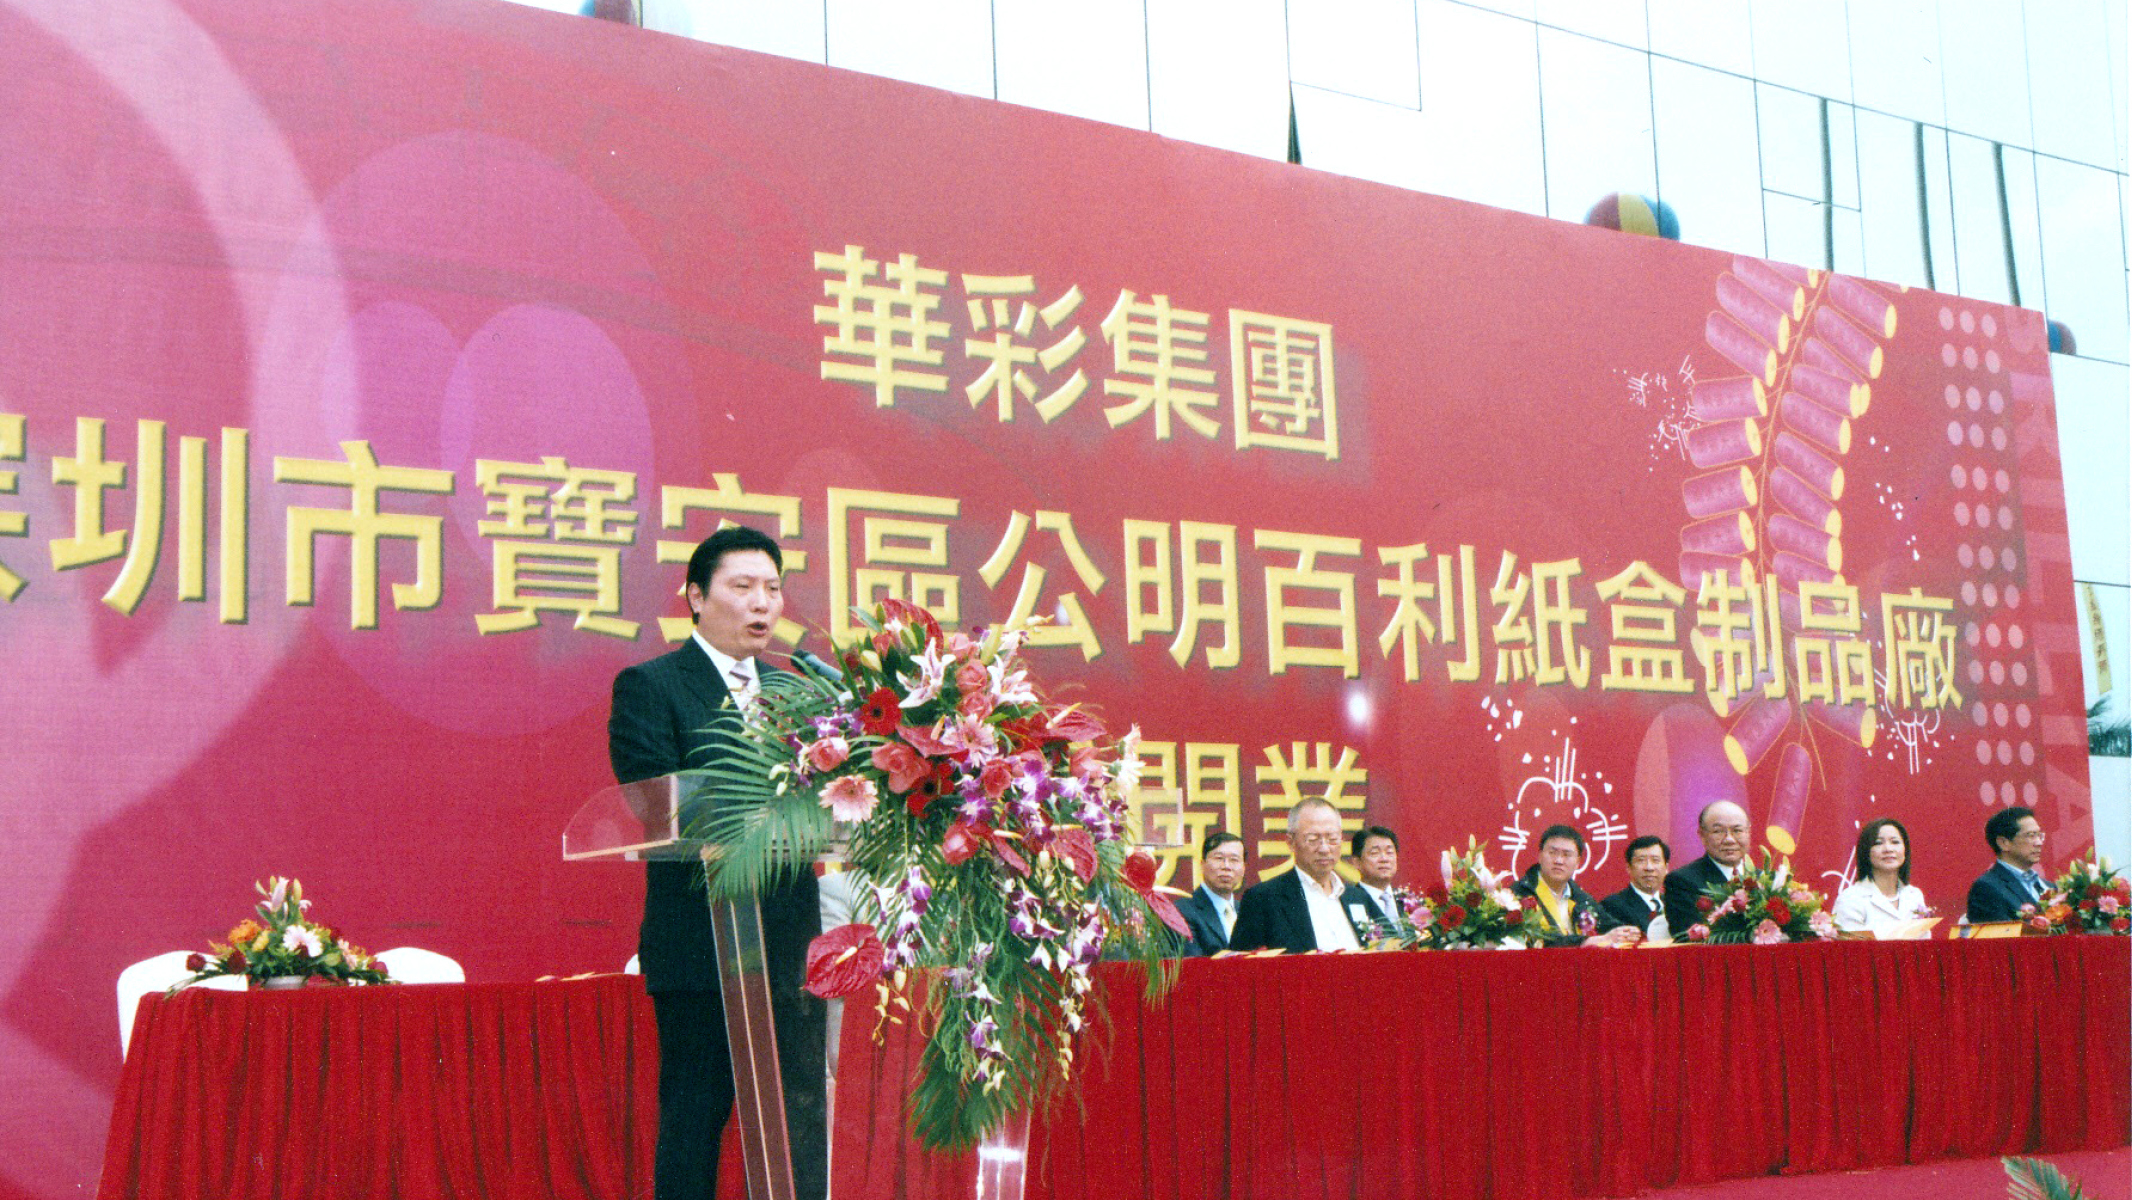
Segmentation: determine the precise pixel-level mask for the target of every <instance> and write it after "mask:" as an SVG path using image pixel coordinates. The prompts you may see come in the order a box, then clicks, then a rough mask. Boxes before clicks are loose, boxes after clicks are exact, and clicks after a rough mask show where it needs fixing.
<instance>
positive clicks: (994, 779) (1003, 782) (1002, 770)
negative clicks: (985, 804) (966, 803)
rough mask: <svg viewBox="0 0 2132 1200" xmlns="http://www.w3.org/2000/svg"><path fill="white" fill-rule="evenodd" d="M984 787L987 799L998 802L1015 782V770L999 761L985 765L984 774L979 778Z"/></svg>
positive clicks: (995, 760) (994, 760)
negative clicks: (1009, 785)
mask: <svg viewBox="0 0 2132 1200" xmlns="http://www.w3.org/2000/svg"><path fill="white" fill-rule="evenodd" d="M978 782H980V783H981V784H983V785H984V789H985V799H987V800H997V799H999V798H1000V797H1001V796H1003V795H1005V794H1006V792H1007V785H1008V784H1011V783H1013V782H1014V768H1013V767H1010V766H1008V765H1007V764H1006V763H1005V762H1003V761H1001V760H999V759H993V760H992V761H991V762H988V763H986V764H985V769H984V774H982V775H980V776H978Z"/></svg>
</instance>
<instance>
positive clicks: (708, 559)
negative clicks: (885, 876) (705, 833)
mask: <svg viewBox="0 0 2132 1200" xmlns="http://www.w3.org/2000/svg"><path fill="white" fill-rule="evenodd" d="M783 569H784V556H783V555H782V554H781V553H779V551H778V547H777V543H776V542H774V541H772V540H771V539H770V538H769V537H767V536H766V535H764V534H762V533H760V532H758V531H756V530H753V529H747V528H741V527H734V528H729V529H722V530H720V531H718V532H717V533H715V534H712V535H711V536H710V537H708V538H705V539H704V541H703V543H702V544H701V545H699V546H697V547H696V552H695V554H694V555H692V556H691V557H690V559H689V564H688V591H687V594H688V604H689V611H690V613H691V614H692V615H693V616H694V618H695V626H696V628H695V632H694V634H693V635H692V636H691V637H690V639H689V641H688V642H687V643H686V644H684V645H683V646H681V648H679V649H677V650H675V651H673V652H672V653H669V654H665V655H662V656H660V657H658V658H655V659H652V660H651V661H650V662H645V663H639V664H638V665H636V666H633V667H630V668H628V669H626V670H624V671H623V672H622V673H621V674H620V675H617V676H616V677H615V681H614V703H613V707H612V708H611V709H610V710H609V715H608V718H607V753H608V758H609V759H610V760H611V762H612V763H613V766H614V775H615V778H616V780H618V781H620V782H623V783H632V782H635V781H637V780H640V779H651V778H654V777H656V776H660V775H666V774H671V773H672V772H675V771H680V770H683V769H687V768H697V767H703V766H706V765H708V764H709V763H710V762H712V761H714V760H715V759H716V758H717V757H718V756H719V755H720V754H722V753H724V750H723V749H722V745H723V744H724V743H725V742H726V740H727V739H729V738H731V737H733V736H734V735H735V733H736V731H737V729H738V721H739V716H740V711H741V710H742V709H743V708H745V706H747V705H749V704H752V703H753V702H754V697H755V694H756V691H757V688H758V687H759V683H760V675H759V673H758V672H760V671H763V670H767V669H770V668H767V667H765V666H764V665H763V664H762V663H760V662H759V661H758V656H759V655H760V654H761V653H762V652H763V651H765V650H766V649H768V647H769V643H770V634H771V632H772V630H773V629H774V628H775V627H776V625H777V620H778V617H779V616H780V615H781V614H782V613H783V611H784V604H785V602H784V594H783V590H782V580H781V574H782V571H783ZM729 701H730V702H729ZM700 872H701V867H700V866H699V865H698V864H697V863H695V862H693V861H690V862H654V863H649V864H647V865H646V868H645V889H644V922H643V925H642V926H641V927H640V929H639V931H638V941H637V953H638V957H639V958H640V960H641V961H642V963H643V969H644V987H645V990H646V991H648V992H649V993H651V999H652V1009H653V1012H654V1014H655V1016H656V1017H657V1019H658V1026H659V1140H658V1150H657V1155H656V1158H655V1160H654V1172H653V1184H654V1187H655V1189H656V1195H657V1197H658V1200H682V1198H684V1197H685V1198H687V1200H711V1198H712V1197H714V1196H715V1195H716V1194H717V1178H718V1145H719V1137H720V1135H721V1134H722V1133H723V1131H724V1129H725V1125H726V1119H727V1118H728V1117H729V1116H730V1115H731V1114H732V1111H733V1066H732V1059H731V1055H730V1048H729V1045H728V1042H727V1037H726V1028H725V1005H724V1002H723V1000H722V998H721V997H720V994H719V991H718V956H717V952H716V949H715V947H714V944H713V942H712V937H711V920H710V913H709V909H708V907H707V905H706V902H705V897H704V892H703V885H702V881H701V874H700ZM761 905H762V921H763V940H764V946H765V950H766V952H767V954H768V967H769V972H770V977H771V997H772V1012H773V1014H774V1017H775V1020H776V1027H777V1029H776V1038H777V1051H778V1059H779V1066H780V1074H781V1075H782V1077H783V1082H784V1092H785V1109H786V1123H787V1128H788V1134H789V1137H790V1139H791V1147H792V1171H793V1182H794V1185H795V1192H796V1194H797V1195H798V1196H800V1197H802V1198H819V1197H821V1196H823V1195H825V1194H826V1192H827V1189H828V1174H829V1166H828V1142H827V1134H826V1130H825V1127H824V1117H825V1115H826V1112H827V1097H826V1091H827V1089H826V1087H825V1080H824V1070H825V1068H824V1063H823V1037H824V1033H823V1026H824V1021H823V1017H824V1009H823V1005H822V1002H821V1001H820V1000H818V999H816V998H815V997H813V996H811V995H809V994H807V993H806V992H805V991H804V990H803V989H802V986H801V985H802V983H803V981H804V979H805V974H806V954H807V943H808V942H809V941H811V940H812V939H813V938H814V937H815V936H816V935H817V934H819V933H820V932H821V918H820V902H819V899H818V893H817V889H816V883H815V877H814V874H813V872H812V871H811V870H803V871H797V872H795V873H794V874H793V875H792V876H790V877H789V878H788V880H787V881H786V882H784V883H782V884H780V885H779V886H778V887H777V888H775V889H774V890H772V891H770V892H769V893H767V894H765V895H763V896H762V897H761Z"/></svg>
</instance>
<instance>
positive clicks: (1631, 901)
mask: <svg viewBox="0 0 2132 1200" xmlns="http://www.w3.org/2000/svg"><path fill="white" fill-rule="evenodd" d="M1659 886H1660V887H1664V886H1665V885H1664V884H1663V883H1661V884H1660V885H1659ZM1599 907H1600V909H1601V910H1602V911H1604V912H1605V913H1606V914H1607V915H1608V916H1610V917H1612V918H1614V920H1615V921H1616V922H1618V923H1619V924H1622V925H1634V926H1635V927H1636V928H1637V929H1638V930H1639V931H1640V932H1643V933H1649V932H1651V918H1652V917H1655V916H1657V915H1658V914H1657V913H1654V912H1652V911H1651V906H1650V905H1649V904H1647V903H1645V902H1644V898H1643V894H1642V893H1640V892H1638V891H1637V890H1636V889H1635V888H1632V887H1625V888H1623V889H1621V890H1620V891H1618V892H1615V893H1614V894H1613V895H1611V896H1608V897H1607V898H1606V899H1604V900H1601V901H1600V902H1599ZM1664 909H1665V893H1664V892H1660V893H1659V911H1661V912H1663V911H1664ZM1672 924H1673V918H1671V917H1667V918H1666V925H1667V928H1668V929H1669V930H1670V929H1671V927H1672Z"/></svg>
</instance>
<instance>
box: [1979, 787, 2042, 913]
mask: <svg viewBox="0 0 2132 1200" xmlns="http://www.w3.org/2000/svg"><path fill="white" fill-rule="evenodd" d="M1984 842H1985V844H1986V845H1989V846H1990V847H1991V851H1992V853H1993V854H1995V855H1997V856H1998V859H1999V861H1997V862H1995V863H1993V864H1991V869H1990V870H1987V871H1985V872H1984V873H1983V874H1982V875H1979V876H1977V881H1976V882H1975V883H1972V884H1970V885H1969V923H1970V924H1971V925H1984V924H1989V923H1990V922H1993V921H2018V920H2020V919H2021V908H2022V906H2023V905H2026V904H2041V903H2042V902H2043V891H2044V888H2045V887H2046V886H2048V885H2046V884H2045V883H2044V882H2043V876H2042V875H2040V874H2038V873H2037V871H2036V867H2037V866H2038V865H2039V864H2041V863H2042V862H2043V825H2042V823H2041V822H2039V821H2037V820H2036V814H2035V811H2034V810H2033V809H2027V808H2019V807H2015V808H2008V809H2001V810H2000V811H1998V812H1996V813H1993V814H1992V817H1991V820H1989V821H1986V822H1984Z"/></svg>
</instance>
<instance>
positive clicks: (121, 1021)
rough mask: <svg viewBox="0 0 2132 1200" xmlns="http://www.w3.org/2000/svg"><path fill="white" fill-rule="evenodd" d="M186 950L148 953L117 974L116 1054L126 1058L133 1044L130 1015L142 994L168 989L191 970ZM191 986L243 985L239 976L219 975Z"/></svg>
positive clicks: (221, 987) (238, 987)
mask: <svg viewBox="0 0 2132 1200" xmlns="http://www.w3.org/2000/svg"><path fill="white" fill-rule="evenodd" d="M191 953H192V952H191V951H189V950H170V951H166V952H164V953H162V954H156V955H151V956H150V957H148V958H144V959H142V960H141V961H139V962H137V963H134V964H133V965H132V966H130V967H127V968H126V969H125V970H123V971H120V972H119V973H118V1056H119V1057H120V1058H124V1057H126V1051H128V1050H130V1049H131V1048H132V1047H133V1016H134V1013H136V1012H137V1011H139V1009H140V1007H141V997H143V996H145V995H147V994H148V993H150V992H160V991H164V990H166V989H168V988H169V987H170V985H171V984H174V983H176V982H178V981H179V980H181V979H183V978H185V977H186V976H187V975H190V974H192V972H190V971H188V970H186V969H185V959H186V956H187V955H189V954H191ZM192 986H194V987H204V988H215V989H217V990H220V991H229V992H241V991H243V990H244V988H245V982H244V976H242V975H218V976H216V977H215V978H213V979H203V980H201V981H200V982H198V983H196V984H193V985H192Z"/></svg>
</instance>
